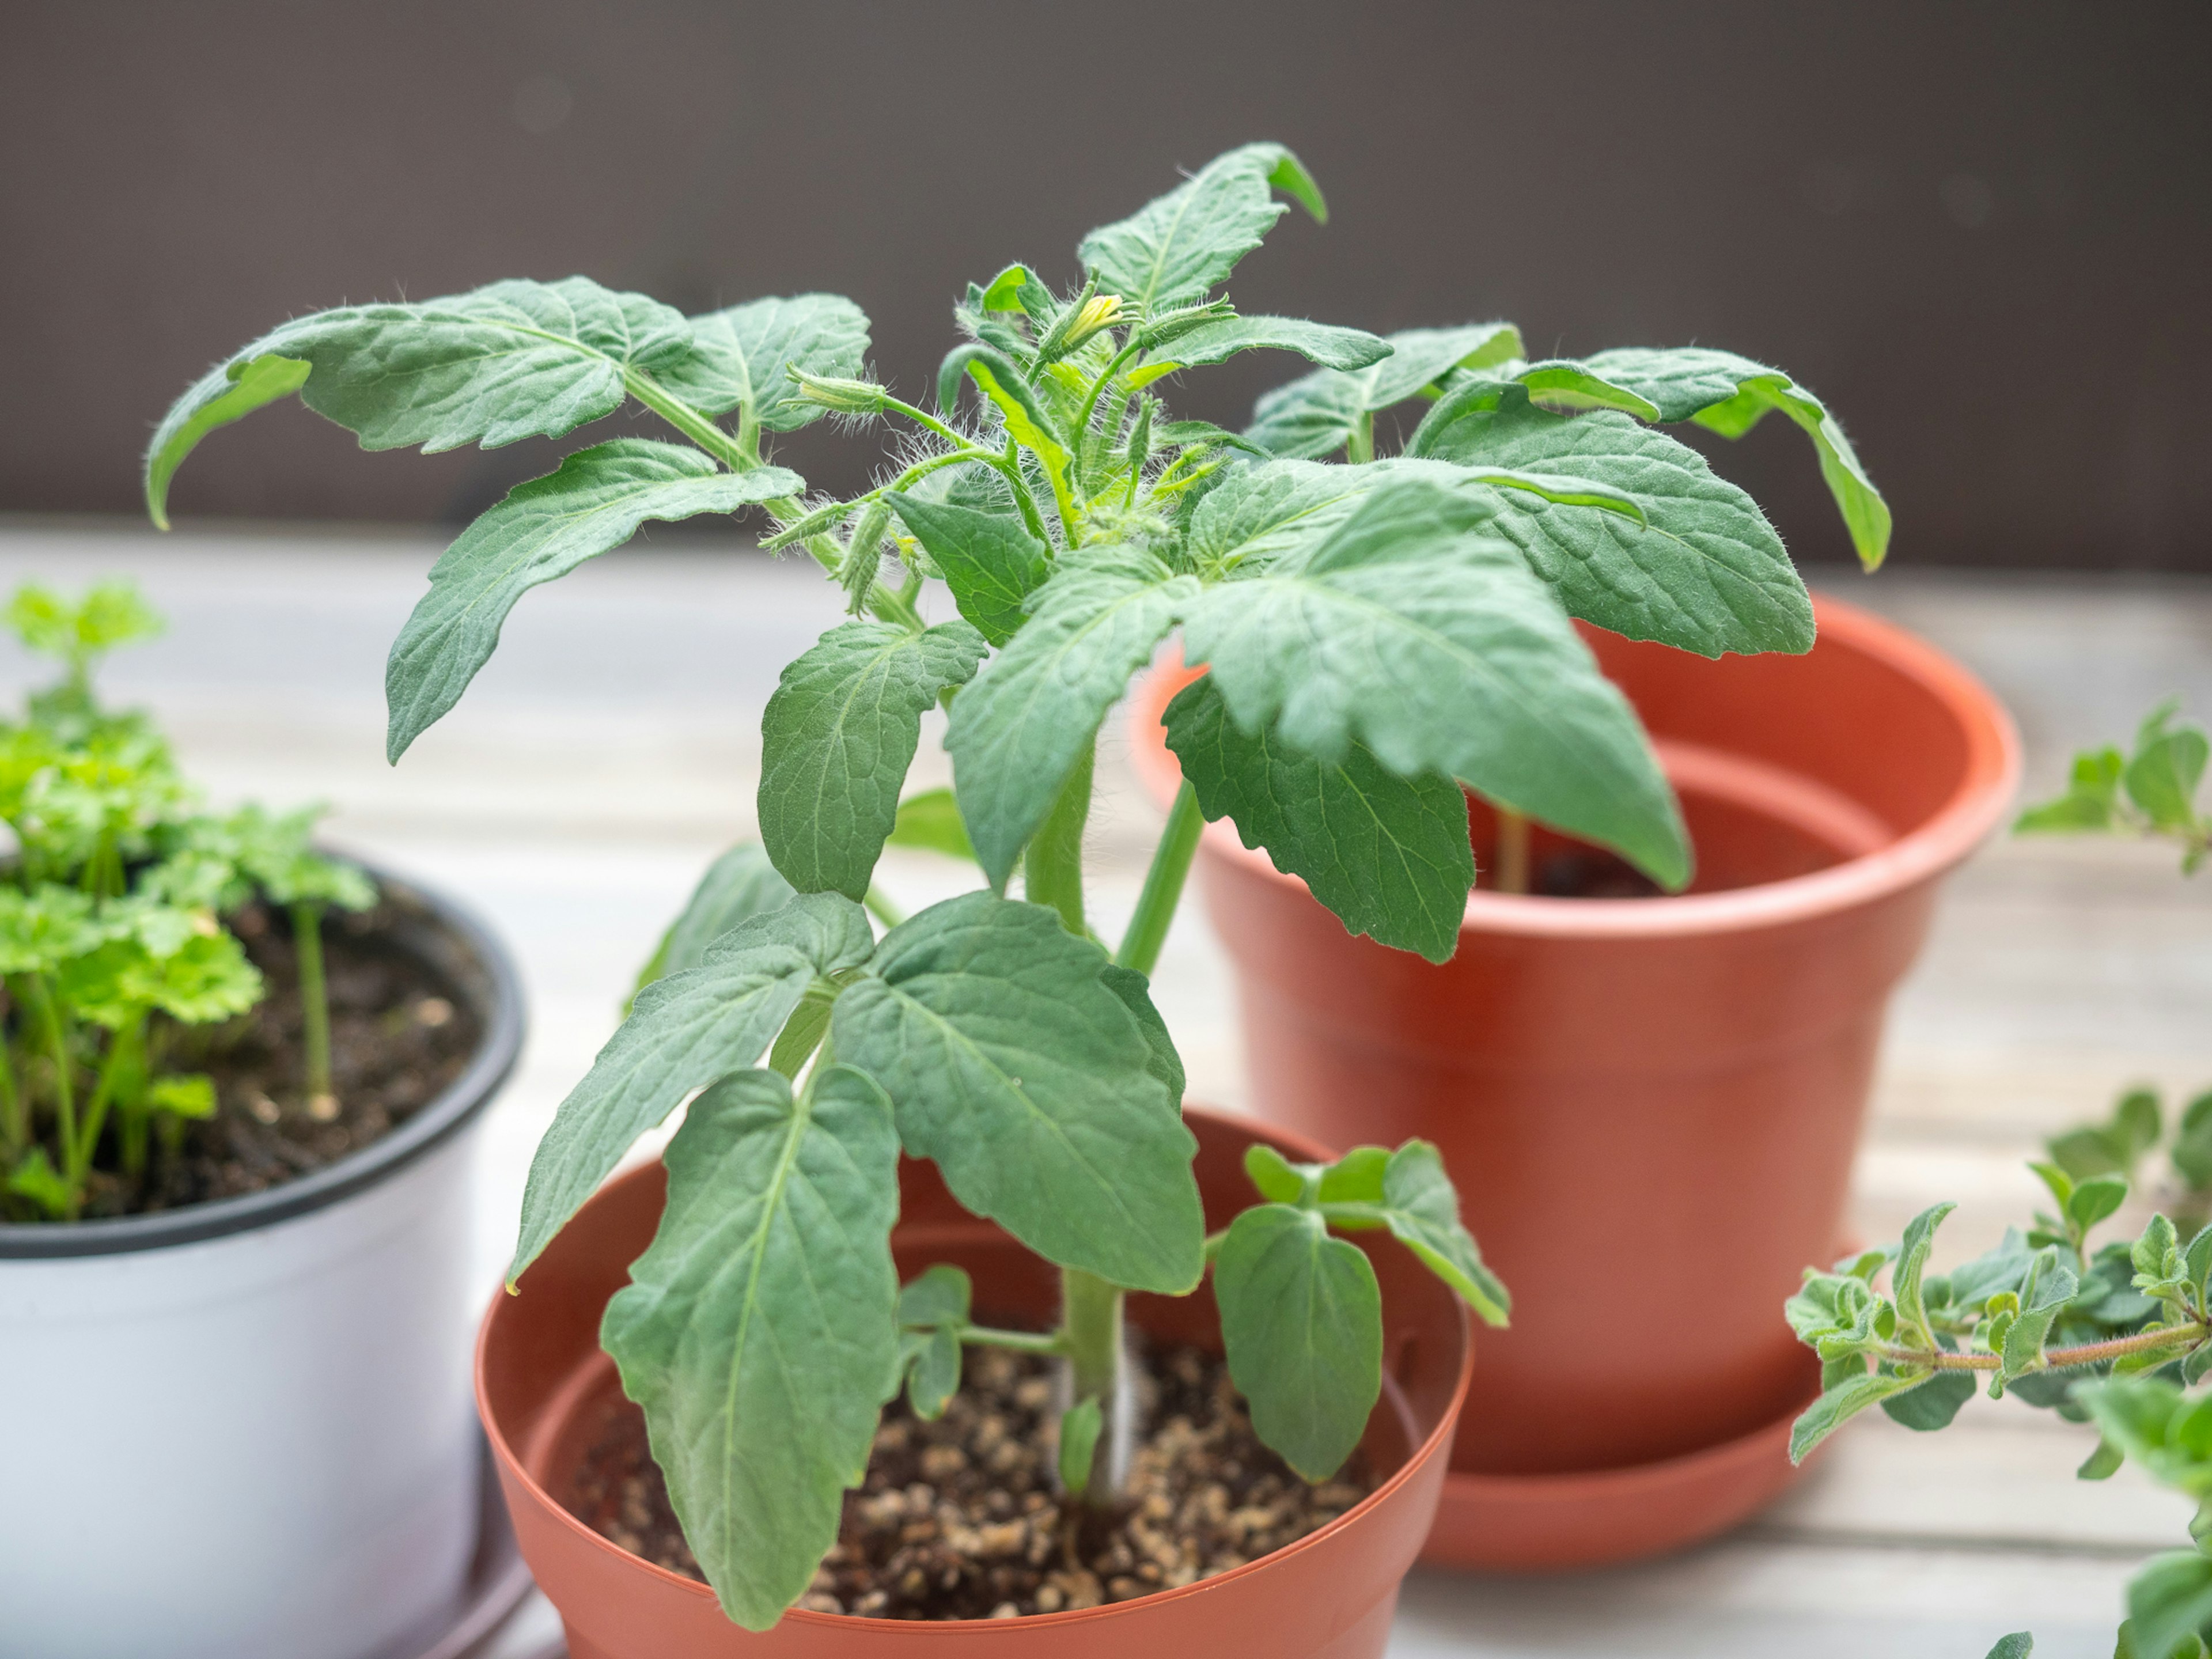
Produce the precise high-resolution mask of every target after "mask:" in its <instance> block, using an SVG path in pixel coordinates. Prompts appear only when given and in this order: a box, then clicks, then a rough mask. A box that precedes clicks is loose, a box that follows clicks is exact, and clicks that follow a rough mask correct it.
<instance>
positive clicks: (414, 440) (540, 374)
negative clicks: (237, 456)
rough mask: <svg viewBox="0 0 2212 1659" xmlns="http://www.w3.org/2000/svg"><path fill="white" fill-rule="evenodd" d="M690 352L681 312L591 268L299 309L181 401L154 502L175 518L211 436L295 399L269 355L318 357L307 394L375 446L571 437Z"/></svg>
mask: <svg viewBox="0 0 2212 1659" xmlns="http://www.w3.org/2000/svg"><path fill="white" fill-rule="evenodd" d="M690 350H691V327H690V324H689V323H687V322H685V321H684V318H683V316H682V315H681V313H678V312H676V311H674V310H672V309H671V308H670V307H667V306H665V305H662V304H661V303H660V302H659V301H657V300H651V299H648V298H647V297H646V296H645V295H642V294H617V293H614V292H612V291H611V290H610V289H604V288H601V287H600V286H599V284H598V283H594V282H592V281H591V280H590V279H589V278H588V277H584V276H570V277H567V278H565V279H564V280H562V281H561V282H558V283H531V282H507V283H492V284H491V285H490V286H489V287H488V288H480V289H474V290H472V291H471V292H470V293H467V294H457V295H451V296H449V297H447V298H446V299H442V300H426V301H422V303H420V304H417V305H374V306H342V307H338V308H337V310H334V311H319V312H316V313H313V314H312V315H310V316H307V317H299V318H295V319H293V320H292V321H290V322H289V323H285V324H283V325H281V326H280V327H277V328H276V329H272V330H271V331H270V332H269V333H267V334H265V335H264V336H263V337H261V338H260V339H258V340H257V341H255V342H254V343H252V345H249V346H247V347H246V349H244V350H242V351H240V352H238V353H237V354H236V355H235V356H233V357H231V358H230V359H229V360H228V362H226V363H224V364H223V365H222V367H221V368H218V369H216V370H214V371H211V372H210V373H209V374H206V375H205V376H204V377H203V378H202V379H201V380H199V381H197V383H196V384H195V385H194V386H192V387H191V390H189V391H188V392H185V395H184V396H183V397H181V398H179V399H178V400H177V401H176V403H175V404H173V405H171V407H170V410H169V412H168V414H167V415H166V416H163V417H162V420H161V425H160V426H159V427H157V428H155V432H154V438H153V441H152V442H151V443H150V444H149V446H148V447H147V452H146V491H147V507H148V508H149V511H150V512H151V513H153V516H154V521H155V523H156V524H160V523H162V522H164V521H165V517H166V513H167V487H168V481H169V479H170V478H171V477H172V476H173V474H174V473H175V471H176V470H177V467H178V465H179V463H181V462H182V461H183V460H184V459H185V456H186V455H187V454H189V453H191V450H192V448H193V447H194V446H195V445H196V444H197V443H198V442H199V441H200V439H201V438H203V437H204V436H205V435H207V433H208V432H210V430H212V429H213V428H214V427H216V426H218V425H221V424H223V423H224V422H226V421H228V420H233V419H235V418H237V416H239V415H242V414H245V413H246V412H248V410H249V409H252V408H259V407H261V406H262V405H263V404H265V403H268V402H272V401H274V399H275V398H276V397H278V396H281V395H283V394H282V392H279V391H277V390H276V386H278V385H279V383H280V382H281V381H282V380H283V379H284V378H285V377H287V376H288V375H289V374H291V373H292V372H293V371H289V370H282V369H278V368H275V367H273V366H270V365H264V364H260V363H259V360H260V359H263V358H265V357H272V356H273V357H278V358H283V359H286V360H288V361H290V362H299V363H305V364H306V365H307V368H308V371H309V372H308V374H307V378H306V380H304V381H303V382H302V383H301V386H300V388H299V391H300V401H301V402H302V403H304V404H307V407H308V408H310V409H312V410H314V411H315V412H316V413H317V414H319V415H322V416H326V417H327V418H329V419H331V420H333V421H336V422H337V423H338V424H339V425H340V426H342V427H344V428H347V429H348V430H349V431H351V432H354V433H356V434H358V435H360V438H361V446H362V448H363V449H401V448H405V447H409V446H410V445H415V444H420V445H421V446H422V449H423V452H424V453H426V454H427V453H436V452H438V451H440V450H445V449H458V448H459V447H460V446H461V445H463V444H469V443H476V444H481V445H483V447H485V448H486V449H496V448H498V447H501V445H503V444H511V443H514V442H516V441H520V440H521V439H524V438H557V437H559V436H560V435H562V433H564V432H568V431H572V430H574V428H577V427H580V426H581V425H583V424H584V422H586V421H595V420H597V419H599V416H602V415H611V414H612V413H613V412H614V411H615V410H617V409H618V408H620V407H621V405H622V402H623V398H624V397H625V395H627V394H626V393H625V392H624V389H623V375H624V374H625V373H626V372H628V371H629V370H632V369H637V370H642V371H645V372H647V373H652V372H655V371H658V370H659V369H661V368H666V367H668V366H670V365H671V364H672V363H674V362H678V361H680V360H682V359H683V358H684V357H685V356H687V355H688V354H689V353H690ZM240 388H245V390H244V391H243V392H242V393H240V396H239V397H238V398H235V399H234V401H232V402H230V403H228V404H226V403H224V402H223V400H224V399H225V398H232V397H233V394H234V392H239V390H240ZM264 393H267V394H268V395H266V396H264V395H263V394H264ZM219 405H220V407H219Z"/></svg>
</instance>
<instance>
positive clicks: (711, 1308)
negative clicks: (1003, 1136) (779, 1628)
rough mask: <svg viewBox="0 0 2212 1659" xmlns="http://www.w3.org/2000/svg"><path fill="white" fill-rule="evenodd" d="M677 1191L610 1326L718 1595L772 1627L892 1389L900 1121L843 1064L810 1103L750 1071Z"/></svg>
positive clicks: (678, 1153) (710, 1109) (834, 1512)
mask: <svg viewBox="0 0 2212 1659" xmlns="http://www.w3.org/2000/svg"><path fill="white" fill-rule="evenodd" d="M663 1162H665V1164H667V1166H668V1204H667V1208H666V1210H665V1212H663V1214H662V1216H661V1219H660V1226H659V1231H657V1232H656V1233H655V1234H654V1235H653V1243H652V1245H651V1246H650V1248H648V1249H647V1250H646V1252H645V1254H644V1255H641V1256H640V1257H639V1258H638V1259H637V1260H636V1261H635V1262H633V1263H632V1264H631V1265H630V1282H629V1284H628V1285H625V1286H623V1289H621V1290H619V1291H617V1292H616V1293H615V1295H614V1297H613V1299H612V1300H611V1301H610V1302H609V1303H608V1304H607V1310H606V1315H605V1319H604V1320H603V1322H601V1326H600V1340H601V1342H602V1344H603V1345H604V1346H605V1348H606V1350H607V1352H609V1353H611V1354H612V1355H613V1356H614V1358H615V1362H616V1364H617V1365H619V1366H620V1367H621V1369H622V1377H623V1391H624V1392H625V1393H627V1394H628V1395H629V1397H630V1398H631V1399H633V1400H635V1401H637V1402H638V1403H639V1404H640V1405H641V1406H642V1407H644V1408H645V1421H646V1427H647V1431H648V1434H649V1437H650V1439H651V1443H652V1447H653V1461H654V1462H656V1463H658V1464H659V1466H660V1468H661V1470H662V1471H663V1473H665V1474H666V1475H667V1477H668V1494H669V1498H670V1499H671V1502H672V1503H673V1504H674V1505H675V1509H676V1514H677V1518H678V1520H680V1521H681V1522H683V1525H684V1539H685V1541H687V1542H689V1543H690V1546H691V1547H692V1550H693V1551H694V1553H696V1555H697V1556H698V1559H699V1565H700V1566H701V1568H702V1570H703V1571H705V1573H706V1575H707V1578H708V1583H711V1584H713V1585H714V1590H715V1593H716V1595H719V1596H720V1599H721V1603H722V1607H723V1610H724V1611H725V1612H726V1613H728V1614H729V1615H730V1617H731V1618H732V1619H734V1620H737V1621H738V1623H739V1624H740V1625H743V1626H744V1627H745V1628H746V1629H748V1630H756V1631H758V1630H766V1629H767V1628H768V1627H769V1626H771V1625H773V1624H774V1623H775V1621H776V1620H777V1619H779V1618H780V1617H781V1615H782V1613H783V1610H784V1609H785V1608H786V1607H788V1606H789V1605H790V1604H791V1603H792V1602H793V1601H797V1600H798V1599H799V1596H800V1595H803V1594H805V1589H806V1586H807V1583H808V1581H809V1580H811V1578H812V1577H813V1576H814V1571H815V1569H816V1568H817V1566H818V1565H821V1560H822V1557H823V1553H825V1552H827V1551H828V1549H829V1546H830V1545H831V1544H833V1543H835V1542H836V1538H837V1522H838V1517H839V1513H840V1510H841V1509H842V1504H843V1499H844V1494H845V1489H846V1488H847V1487H848V1486H858V1485H859V1484H860V1477H861V1475H862V1474H863V1473H864V1472H865V1471H866V1468H867V1462H868V1451H869V1448H870V1446H871V1444H872V1442H873V1440H874V1437H875V1431H876V1421H877V1417H878V1412H879V1410H880V1408H881V1407H882V1405H883V1402H884V1400H885V1399H886V1398H887V1397H888V1396H889V1395H890V1393H891V1392H892V1390H893V1389H895V1388H896V1376H897V1362H898V1326H897V1322H896V1316H895V1311H894V1310H895V1309H896V1305H897V1302H898V1275H897V1273H896V1269H895V1268H894V1267H893V1266H892V1264H891V1249H890V1229H891V1224H892V1223H893V1222H894V1221H896V1219H897V1218H898V1136H897V1134H896V1132H895V1131H894V1130H893V1129H892V1127H891V1115H890V1103H889V1102H888V1101H886V1100H885V1099H884V1095H883V1091H881V1090H880V1089H878V1088H877V1087H876V1085H874V1084H873V1083H872V1082H870V1081H869V1080H868V1079H867V1078H866V1077H864V1076H862V1075H861V1074H860V1073H858V1072H855V1071H854V1070H852V1069H851V1068H850V1067H848V1066H831V1067H830V1068H829V1070H827V1071H826V1072H824V1073H823V1074H822V1075H821V1076H820V1077H819V1078H817V1079H814V1080H813V1081H812V1082H811V1085H810V1086H809V1087H808V1089H807V1090H806V1091H805V1095H804V1096H803V1097H800V1098H799V1099H797V1100H794V1099H793V1097H792V1093H791V1086H790V1085H788V1084H787V1083H786V1082H785V1081H784V1079H782V1078H781V1077H779V1076H778V1075H777V1074H776V1073H774V1072H760V1071H748V1072H740V1073H738V1074H737V1075H736V1076H734V1077H731V1078H727V1079H724V1080H723V1081H722V1082H720V1083H718V1084H716V1085H714V1087H713V1088H712V1089H709V1090H708V1091H707V1092H706V1093H705V1094H703V1095H702V1096H700V1097H699V1098H698V1099H697V1100H696V1101H695V1102H693V1103H692V1106H691V1110H690V1114H689V1115H687V1116H686V1117H685V1118H684V1124H683V1127H680V1128H678V1130H677V1132H676V1135H675V1138H674V1139H671V1141H670V1142H669V1144H668V1150H667V1152H665V1154H664V1156H663Z"/></svg>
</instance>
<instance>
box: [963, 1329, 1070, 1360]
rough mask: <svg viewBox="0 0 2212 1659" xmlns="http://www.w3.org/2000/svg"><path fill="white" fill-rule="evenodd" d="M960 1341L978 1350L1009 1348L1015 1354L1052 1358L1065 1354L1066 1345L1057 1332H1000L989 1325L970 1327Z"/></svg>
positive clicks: (965, 1330)
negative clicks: (1039, 1355) (1041, 1355)
mask: <svg viewBox="0 0 2212 1659" xmlns="http://www.w3.org/2000/svg"><path fill="white" fill-rule="evenodd" d="M960 1340H962V1341H963V1342H965V1343H968V1344H969V1345H971V1346H975V1347H979V1348H1011V1349H1012V1350H1013V1352H1016V1353H1035V1354H1044V1355H1047V1356H1048V1357H1053V1358H1057V1357H1058V1356H1060V1355H1062V1354H1065V1353H1066V1352H1067V1344H1066V1342H1065V1341H1063V1340H1061V1339H1060V1333H1059V1332H1057V1331H1002V1330H1000V1329H997V1328H995V1327H993V1326H989V1325H970V1326H969V1327H968V1328H966V1329H964V1330H963V1331H962V1332H961V1333H960Z"/></svg>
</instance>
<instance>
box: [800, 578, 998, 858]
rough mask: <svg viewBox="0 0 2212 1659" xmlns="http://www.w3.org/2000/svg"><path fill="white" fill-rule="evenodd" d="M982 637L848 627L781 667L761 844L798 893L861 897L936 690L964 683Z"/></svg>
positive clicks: (953, 625) (963, 630)
mask: <svg viewBox="0 0 2212 1659" xmlns="http://www.w3.org/2000/svg"><path fill="white" fill-rule="evenodd" d="M983 651H984V646H983V636H982V635H981V634H979V633H977V632H976V631H975V629H973V628H970V627H969V625H968V624H967V623H964V622H948V623H939V624H938V625H937V626H936V627H934V628H932V629H927V630H926V631H924V632H922V633H920V634H915V633H912V632H910V631H908V629H905V628H903V627H901V626H899V625H898V624H896V623H880V622H848V623H841V624H839V625H838V626H837V627H836V628H833V629H830V630H829V632H828V633H826V634H824V635H823V636H822V637H821V639H820V640H819V641H817V642H816V644H815V645H814V646H813V647H811V649H809V650H808V651H806V652H805V653H802V654H801V655H800V656H799V658H798V659H797V660H795V661H793V663H791V664H790V665H788V666H787V667H786V668H785V669H784V671H783V676H782V678H781V680H780V681H779V682H778V683H777V685H776V689H775V694H774V695H773V696H770V697H769V700H768V708H767V711H766V712H765V713H764V714H763V715H762V717H761V781H760V796H759V812H760V830H761V842H762V843H763V845H764V846H766V847H767V848H768V852H769V857H770V858H771V859H773V860H775V867H776V868H777V869H778V870H779V871H781V872H782V874H783V878H784V879H785V880H787V881H788V882H789V883H790V884H792V885H793V887H795V888H797V889H798V890H799V891H800V892H802V893H807V892H839V893H842V894H844V895H845V896H847V897H848V898H850V899H854V900H855V901H857V900H860V899H861V898H864V897H866V895H867V891H868V882H869V879H870V878H871V877H872V876H873V874H874V873H875V868H876V860H877V859H878V858H879V857H880V856H881V855H882V853H883V849H884V838H885V837H886V836H889V835H890V832H891V827H892V825H893V824H894V823H896V821H897V818H898V801H899V790H900V788H901V787H902V785H903V784H904V783H905V781H906V775H907V769H908V767H909V766H911V765H912V764H913V763H914V751H915V745H916V744H919V743H920V742H921V717H922V714H923V712H924V711H925V710H927V709H929V708H934V707H935V706H936V703H937V699H938V695H939V693H940V692H942V691H944V690H945V689H946V688H948V687H951V686H956V685H963V684H966V683H967V681H968V679H969V677H970V676H972V675H973V674H974V673H975V665H976V664H977V663H979V662H981V660H982V659H983Z"/></svg>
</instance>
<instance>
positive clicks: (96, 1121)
mask: <svg viewBox="0 0 2212 1659" xmlns="http://www.w3.org/2000/svg"><path fill="white" fill-rule="evenodd" d="M145 1025H146V1016H145V1015H144V1014H143V1013H142V1014H140V1015H139V1016H138V1018H137V1022H136V1023H135V1024H131V1025H125V1026H121V1027H118V1029H117V1030H116V1031H115V1033H114V1034H113V1035H112V1036H110V1037H109V1038H108V1039H107V1054H106V1057H105V1058H104V1059H102V1060H101V1061H100V1074H99V1076H98V1078H97V1079H95V1080H94V1083H93V1085H92V1097H91V1098H90V1099H88V1100H87V1101H86V1102H85V1103H84V1123H83V1125H82V1127H81V1128H80V1129H79V1130H78V1131H77V1139H76V1145H75V1146H70V1147H67V1148H66V1149H65V1151H66V1154H67V1156H68V1158H69V1171H68V1173H69V1182H70V1185H71V1186H72V1187H76V1186H82V1184H83V1182H84V1178H85V1176H86V1174H87V1173H88V1171H89V1170H91V1168H92V1155H93V1154H94V1152H97V1151H99V1150H100V1130H101V1129H102V1128H103V1127H106V1122H107V1106H108V1103H109V1102H110V1101H112V1099H114V1097H115V1084H116V1080H117V1079H118V1078H120V1077H121V1076H122V1075H123V1067H124V1066H125V1063H126V1061H127V1060H128V1059H129V1057H130V1056H131V1054H133V1053H134V1052H135V1051H136V1050H137V1046H138V1042H139V1034H140V1032H142V1031H143V1030H144V1029H145Z"/></svg>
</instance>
